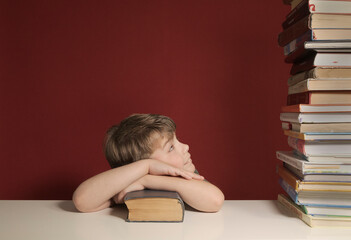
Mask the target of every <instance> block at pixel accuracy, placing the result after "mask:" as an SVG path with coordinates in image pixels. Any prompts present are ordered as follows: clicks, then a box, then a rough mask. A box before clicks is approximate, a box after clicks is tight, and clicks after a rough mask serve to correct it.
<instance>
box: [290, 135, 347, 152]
mask: <svg viewBox="0 0 351 240" xmlns="http://www.w3.org/2000/svg"><path fill="white" fill-rule="evenodd" d="M288 144H289V146H290V147H292V148H293V149H295V150H297V151H298V152H300V153H302V154H303V155H305V156H310V155H312V156H313V155H319V156H323V155H324V156H331V155H332V156H351V141H349V140H340V141H332V140H331V141H305V140H301V139H298V138H293V137H288Z"/></svg>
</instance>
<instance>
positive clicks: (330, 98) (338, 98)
mask: <svg viewBox="0 0 351 240" xmlns="http://www.w3.org/2000/svg"><path fill="white" fill-rule="evenodd" d="M295 104H335V105H337V104H351V91H312V92H311V91H310V92H302V93H295V94H290V95H288V97H287V105H289V106H290V105H295Z"/></svg>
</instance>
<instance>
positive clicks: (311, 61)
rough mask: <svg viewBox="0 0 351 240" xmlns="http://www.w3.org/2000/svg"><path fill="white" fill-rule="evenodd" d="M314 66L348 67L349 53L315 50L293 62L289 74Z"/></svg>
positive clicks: (350, 58)
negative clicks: (313, 52)
mask: <svg viewBox="0 0 351 240" xmlns="http://www.w3.org/2000/svg"><path fill="white" fill-rule="evenodd" d="M350 16H351V15H350ZM314 67H323V68H350V67H351V53H337V52H317V53H315V54H313V55H310V56H308V57H306V58H303V59H302V60H301V61H298V62H294V64H293V65H292V67H291V69H290V74H291V75H295V74H297V73H300V72H304V71H307V70H310V69H312V68H314ZM323 90H329V89H323Z"/></svg>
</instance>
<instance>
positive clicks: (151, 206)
mask: <svg viewBox="0 0 351 240" xmlns="http://www.w3.org/2000/svg"><path fill="white" fill-rule="evenodd" d="M124 202H125V204H126V205H127V208H128V217H127V221H128V222H182V221H183V219H184V203H183V201H182V199H181V198H180V196H179V194H178V193H177V192H173V191H161V190H140V191H134V192H129V193H127V194H126V196H125V198H124Z"/></svg>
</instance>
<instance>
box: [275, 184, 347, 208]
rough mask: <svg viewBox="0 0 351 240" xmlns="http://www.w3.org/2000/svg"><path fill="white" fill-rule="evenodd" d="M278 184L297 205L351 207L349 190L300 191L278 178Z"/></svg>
mask: <svg viewBox="0 0 351 240" xmlns="http://www.w3.org/2000/svg"><path fill="white" fill-rule="evenodd" d="M279 184H280V186H281V187H282V188H283V190H284V191H285V192H286V193H287V194H288V195H289V197H290V198H291V199H292V200H293V201H294V202H295V203H296V204H298V205H307V206H321V207H338V208H350V207H351V192H344V191H342V192H332V191H300V192H296V191H295V190H294V188H293V187H292V186H290V185H289V184H288V183H287V182H285V181H284V180H283V179H282V178H279Z"/></svg>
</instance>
